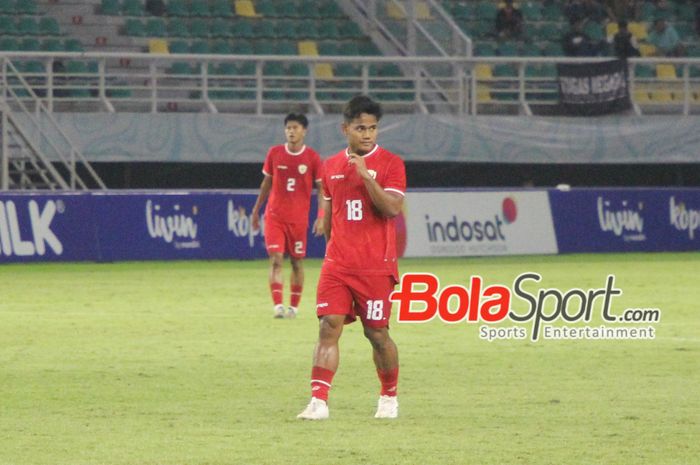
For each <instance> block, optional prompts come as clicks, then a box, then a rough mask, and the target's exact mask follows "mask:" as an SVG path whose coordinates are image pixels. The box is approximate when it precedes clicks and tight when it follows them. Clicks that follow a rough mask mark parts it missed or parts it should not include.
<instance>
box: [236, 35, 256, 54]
mask: <svg viewBox="0 0 700 465" xmlns="http://www.w3.org/2000/svg"><path fill="white" fill-rule="evenodd" d="M231 48H232V53H233V54H234V55H252V54H253V45H252V44H251V43H250V41H248V40H245V39H237V40H234V41H233V46H232V47H231Z"/></svg>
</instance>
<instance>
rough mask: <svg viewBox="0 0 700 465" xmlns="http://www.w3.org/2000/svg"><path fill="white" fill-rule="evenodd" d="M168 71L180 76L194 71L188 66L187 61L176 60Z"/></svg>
mask: <svg viewBox="0 0 700 465" xmlns="http://www.w3.org/2000/svg"><path fill="white" fill-rule="evenodd" d="M168 73H169V74H175V75H181V76H189V75H192V74H193V73H194V71H193V70H192V68H191V67H190V64H189V63H186V62H183V61H178V62H175V63H173V64H172V65H171V66H170V68H169V69H168Z"/></svg>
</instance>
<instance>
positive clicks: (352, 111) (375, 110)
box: [343, 95, 382, 123]
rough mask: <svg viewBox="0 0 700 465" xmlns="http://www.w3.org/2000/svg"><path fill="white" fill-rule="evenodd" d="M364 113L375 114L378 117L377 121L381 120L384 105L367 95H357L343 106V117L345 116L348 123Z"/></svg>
mask: <svg viewBox="0 0 700 465" xmlns="http://www.w3.org/2000/svg"><path fill="white" fill-rule="evenodd" d="M362 113H367V114H368V115H374V116H375V117H376V118H377V121H379V120H380V119H382V106H381V105H380V104H379V102H375V101H374V100H372V99H371V98H369V97H367V96H366V95H356V96H355V97H353V98H351V99H350V100H349V101H348V103H346V104H345V107H344V108H343V117H344V118H345V122H346V123H349V122H350V121H352V120H354V119H355V118H357V117H358V116H360V115H361V114H362Z"/></svg>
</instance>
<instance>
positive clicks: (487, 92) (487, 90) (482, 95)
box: [476, 85, 492, 103]
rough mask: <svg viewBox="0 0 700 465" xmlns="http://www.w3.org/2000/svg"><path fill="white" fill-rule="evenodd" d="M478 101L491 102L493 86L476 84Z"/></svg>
mask: <svg viewBox="0 0 700 465" xmlns="http://www.w3.org/2000/svg"><path fill="white" fill-rule="evenodd" d="M476 101H477V102H479V103H488V102H491V101H492V99H491V87H489V86H484V85H477V86H476Z"/></svg>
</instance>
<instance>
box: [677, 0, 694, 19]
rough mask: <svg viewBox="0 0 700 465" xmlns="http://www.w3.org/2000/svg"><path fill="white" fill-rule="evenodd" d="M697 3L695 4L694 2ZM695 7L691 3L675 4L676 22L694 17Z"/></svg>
mask: <svg viewBox="0 0 700 465" xmlns="http://www.w3.org/2000/svg"><path fill="white" fill-rule="evenodd" d="M695 3H697V2H695ZM694 15H695V5H693V4H691V3H677V4H676V18H677V19H678V20H686V21H687V20H689V19H691V18H694V17H695V16H694Z"/></svg>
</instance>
